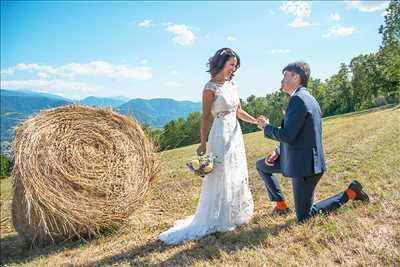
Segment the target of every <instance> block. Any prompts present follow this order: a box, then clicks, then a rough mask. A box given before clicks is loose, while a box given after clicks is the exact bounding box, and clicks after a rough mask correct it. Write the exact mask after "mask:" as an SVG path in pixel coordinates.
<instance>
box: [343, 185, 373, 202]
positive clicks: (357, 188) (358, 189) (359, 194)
mask: <svg viewBox="0 0 400 267" xmlns="http://www.w3.org/2000/svg"><path fill="white" fill-rule="evenodd" d="M362 188H363V187H362V185H361V184H360V182H358V181H357V180H353V181H352V182H351V183H350V185H349V187H348V189H347V190H346V191H347V192H346V193H347V194H348V195H349V193H348V190H351V191H352V192H354V193H355V194H356V195H355V196H354V197H349V198H350V199H353V200H361V201H362V202H369V197H368V195H367V193H365V192H364V191H363V190H362ZM350 194H351V192H350Z"/></svg>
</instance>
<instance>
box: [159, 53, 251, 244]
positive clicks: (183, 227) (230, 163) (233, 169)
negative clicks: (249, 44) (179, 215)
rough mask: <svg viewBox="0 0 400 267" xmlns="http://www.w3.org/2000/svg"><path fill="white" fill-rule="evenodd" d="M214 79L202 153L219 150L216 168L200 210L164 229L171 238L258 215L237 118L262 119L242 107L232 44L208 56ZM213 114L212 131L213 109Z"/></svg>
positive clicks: (207, 91)
mask: <svg viewBox="0 0 400 267" xmlns="http://www.w3.org/2000/svg"><path fill="white" fill-rule="evenodd" d="M208 66H209V70H208V72H209V73H210V74H211V80H210V81H209V82H207V83H206V85H205V87H204V90H203V115H202V122H201V144H200V146H199V147H198V149H197V153H198V154H199V155H200V154H204V153H207V154H212V155H213V156H216V159H215V167H214V170H213V172H211V173H210V174H208V175H206V176H205V178H204V180H203V184H202V190H201V194H200V201H199V204H198V206H197V210H196V213H195V214H194V215H193V216H190V217H188V218H186V219H183V220H178V221H176V222H175V224H174V227H172V228H170V229H169V230H167V231H165V232H163V233H161V234H160V236H159V239H160V240H162V241H164V242H165V243H167V244H178V243H182V242H185V241H187V240H196V239H200V238H201V237H203V236H205V235H208V234H211V233H214V232H222V231H230V230H233V229H235V227H236V226H238V225H240V224H244V223H247V222H249V220H250V218H251V216H252V215H253V208H254V205H253V198H252V195H251V192H250V190H249V184H248V171H247V161H246V153H245V148H244V142H243V136H242V130H241V128H240V124H239V122H238V120H237V118H239V119H241V120H243V121H246V122H249V123H252V124H257V119H255V118H254V117H252V116H251V115H249V114H248V113H247V112H245V111H244V110H242V108H241V105H240V100H239V97H238V93H237V91H236V84H235V82H234V81H233V80H232V78H233V76H234V73H235V71H236V70H237V69H238V68H239V67H240V58H239V56H238V55H237V54H236V53H235V52H234V51H233V50H232V49H229V48H222V49H219V50H218V51H217V52H216V53H215V55H214V56H213V57H211V58H210V59H209V62H208ZM211 114H212V115H213V116H214V122H213V124H212V127H211V130H210V133H209V135H208V143H207V132H208V128H209V127H208V122H209V118H210V115H211Z"/></svg>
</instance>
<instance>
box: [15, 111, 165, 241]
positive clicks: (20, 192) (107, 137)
mask: <svg viewBox="0 0 400 267" xmlns="http://www.w3.org/2000/svg"><path fill="white" fill-rule="evenodd" d="M12 155H13V158H14V162H15V165H14V169H13V171H12V177H13V183H14V192H15V193H14V198H13V209H12V213H13V224H14V226H15V228H16V230H17V232H18V233H19V234H20V235H21V236H22V237H23V238H24V239H25V240H27V241H30V242H32V243H35V244H38V243H47V242H49V241H55V240H60V239H62V240H65V239H69V238H72V237H77V236H78V237H83V238H86V237H91V236H93V235H94V236H95V235H98V234H99V233H100V232H101V231H102V230H104V229H110V228H111V229H114V228H116V227H119V226H121V225H123V224H124V223H126V222H127V220H128V219H129V217H130V216H131V215H132V213H133V211H134V210H135V209H136V208H138V207H139V206H140V205H141V201H142V200H143V197H144V195H145V193H146V192H147V191H148V188H149V183H150V181H151V180H152V179H153V178H154V176H155V175H156V174H157V172H158V169H159V168H158V164H157V160H156V158H155V157H156V155H155V153H154V147H153V145H152V143H151V142H150V141H149V140H148V139H147V138H146V136H145V134H144V132H143V130H142V129H141V127H140V125H139V124H138V123H137V122H136V121H135V120H134V119H132V118H130V117H127V116H123V115H120V114H118V113H116V112H113V111H112V110H111V109H102V108H91V107H83V106H79V105H69V106H64V107H59V108H55V109H50V110H47V111H44V112H41V113H39V114H37V115H36V116H34V117H32V118H30V119H28V120H26V121H25V122H23V123H22V124H21V125H20V126H19V127H18V128H17V129H16V132H15V139H14V141H13V144H12Z"/></svg>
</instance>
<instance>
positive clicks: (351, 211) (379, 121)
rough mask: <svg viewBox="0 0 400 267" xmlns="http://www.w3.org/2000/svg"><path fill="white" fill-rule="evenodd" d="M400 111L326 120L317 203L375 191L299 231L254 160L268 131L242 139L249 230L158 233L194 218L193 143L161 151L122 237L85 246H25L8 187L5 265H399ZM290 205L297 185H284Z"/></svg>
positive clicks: (266, 146)
mask: <svg viewBox="0 0 400 267" xmlns="http://www.w3.org/2000/svg"><path fill="white" fill-rule="evenodd" d="M399 125H400V108H399V106H397V107H395V108H393V107H392V108H386V109H378V110H370V111H367V112H363V113H353V114H346V115H344V116H336V117H334V118H329V119H325V120H324V122H323V130H324V134H323V138H324V140H323V142H324V146H325V152H326V159H327V167H328V171H327V173H326V174H325V175H324V176H323V178H322V180H321V181H320V183H319V185H318V186H317V190H316V195H315V199H316V200H319V199H322V198H325V197H327V196H330V195H332V194H333V193H337V192H338V191H340V190H343V189H344V188H345V187H346V186H347V184H348V183H349V182H350V181H351V180H352V179H354V178H357V179H358V180H359V181H361V182H362V183H363V184H364V186H365V190H366V191H367V192H368V193H369V194H370V197H371V202H370V203H369V204H368V205H365V204H361V203H348V204H347V205H346V206H345V207H343V208H342V209H341V210H340V211H338V212H336V213H334V214H332V215H329V216H320V217H316V218H314V219H312V220H310V221H309V222H308V223H305V224H302V225H298V224H296V223H295V221H294V219H295V217H294V215H293V214H292V215H290V216H288V217H283V218H276V217H271V216H270V215H269V213H270V211H271V209H272V205H271V203H270V202H269V201H268V200H267V194H266V191H265V188H264V185H263V183H262V181H261V179H260V178H259V176H258V175H257V173H256V170H255V167H254V164H255V161H256V160H257V159H258V158H261V157H262V156H263V155H264V154H265V153H266V152H267V151H269V150H270V149H272V148H273V147H274V145H275V143H274V142H272V141H267V140H265V139H264V138H263V136H262V133H261V132H256V133H251V134H247V135H245V143H246V151H247V159H248V167H249V175H250V186H251V191H252V193H253V198H254V202H255V215H254V217H253V219H252V221H251V222H250V224H248V225H245V226H241V227H240V228H238V229H237V230H235V231H233V232H226V233H217V234H214V235H210V236H208V237H206V238H203V239H201V240H199V241H192V242H189V243H186V244H184V245H179V246H165V245H163V244H162V243H161V242H159V241H157V240H156V237H157V235H158V234H159V233H160V232H162V231H164V230H165V229H167V228H169V227H170V226H171V225H172V223H173V222H174V221H175V220H177V219H181V218H183V217H184V216H188V215H191V214H193V213H194V211H195V209H196V205H197V203H198V199H199V192H200V189H201V179H200V178H199V177H196V176H194V175H192V174H190V173H189V172H188V170H187V169H186V167H185V162H186V161H187V160H189V159H190V158H191V157H192V156H193V155H194V151H195V149H196V147H197V146H196V145H194V146H188V147H184V148H179V149H175V150H170V151H165V152H163V153H161V155H160V156H161V159H162V162H163V168H162V172H161V174H160V176H159V177H158V179H156V180H155V182H154V184H153V186H152V191H151V192H150V193H149V194H148V196H147V199H146V201H145V202H144V206H143V207H141V208H140V209H138V210H137V211H136V212H135V214H134V215H133V216H132V220H131V223H130V224H129V225H128V226H126V227H125V228H123V229H121V230H119V231H118V232H116V233H113V234H108V235H106V236H104V237H102V238H99V239H95V240H91V241H89V242H87V243H83V242H81V241H70V242H67V243H64V244H58V245H55V246H52V247H47V248H34V249H29V248H24V247H23V245H22V244H21V243H19V241H18V240H17V237H16V234H15V231H14V229H13V227H12V226H11V221H10V219H9V218H10V205H11V181H10V178H7V179H3V180H0V182H1V200H2V202H3V205H2V207H1V215H2V216H1V230H0V233H1V260H2V264H4V265H12V266H22V265H24V266H60V265H63V266H72V265H74V266H75V265H77V266H110V265H113V266H129V265H131V266H132V265H135V266H137V265H139V266H159V265H163V266H176V265H191V266H333V265H344V266H397V265H398V263H399V262H400V224H399V221H400V194H399V188H400V170H399V166H400V154H399V153H398V151H400V139H399V138H400V137H399V130H400V129H399V127H400V126H399ZM281 181H282V187H283V191H284V192H285V194H286V195H287V197H288V201H289V205H290V206H291V207H292V208H293V201H292V199H293V198H292V189H291V183H290V180H289V179H287V178H283V177H282V179H281Z"/></svg>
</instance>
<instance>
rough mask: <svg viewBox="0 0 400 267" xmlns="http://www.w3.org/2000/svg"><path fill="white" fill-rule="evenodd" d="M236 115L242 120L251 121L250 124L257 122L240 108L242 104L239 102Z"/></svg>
mask: <svg viewBox="0 0 400 267" xmlns="http://www.w3.org/2000/svg"><path fill="white" fill-rule="evenodd" d="M236 116H237V117H238V118H239V119H241V120H242V121H245V122H248V123H252V124H257V119H256V118H254V117H253V116H251V115H250V114H249V113H247V112H246V111H244V110H243V109H242V106H241V105H240V104H239V106H238V108H237V110H236Z"/></svg>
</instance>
